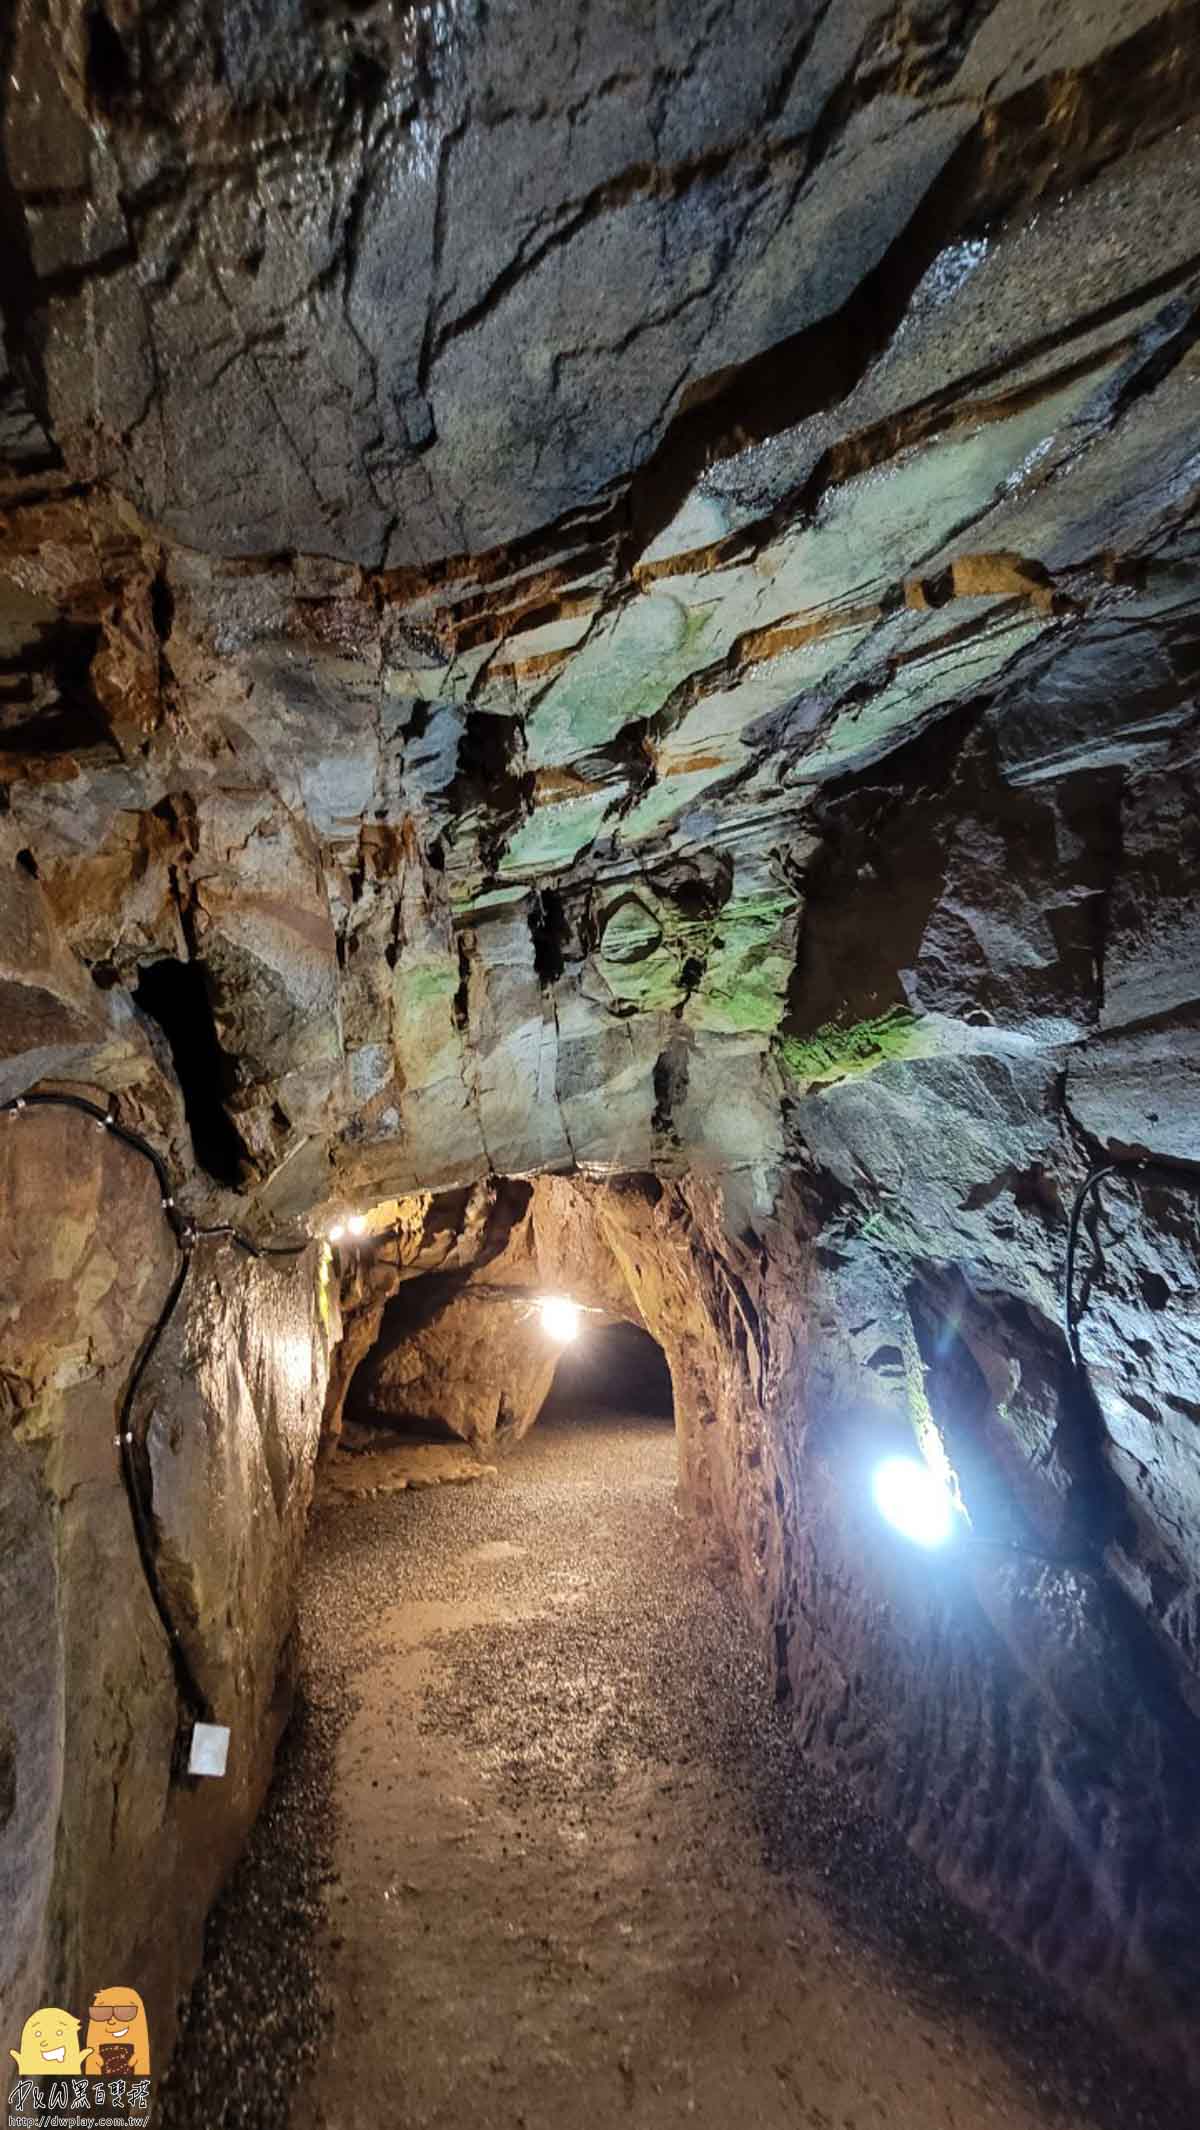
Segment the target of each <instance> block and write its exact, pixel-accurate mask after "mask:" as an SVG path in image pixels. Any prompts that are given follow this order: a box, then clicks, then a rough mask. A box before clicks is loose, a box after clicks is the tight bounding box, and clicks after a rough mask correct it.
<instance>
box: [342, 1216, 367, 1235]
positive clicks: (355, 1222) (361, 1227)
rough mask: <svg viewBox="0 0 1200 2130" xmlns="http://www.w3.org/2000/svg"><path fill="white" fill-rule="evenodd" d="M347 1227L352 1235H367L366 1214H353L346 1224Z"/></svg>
mask: <svg viewBox="0 0 1200 2130" xmlns="http://www.w3.org/2000/svg"><path fill="white" fill-rule="evenodd" d="M346 1226H347V1227H348V1228H349V1230H350V1233H351V1235H365V1233H366V1229H367V1216H366V1214H365V1213H352V1214H351V1215H350V1218H349V1220H348V1221H347V1222H346Z"/></svg>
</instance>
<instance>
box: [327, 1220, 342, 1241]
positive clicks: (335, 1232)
mask: <svg viewBox="0 0 1200 2130" xmlns="http://www.w3.org/2000/svg"><path fill="white" fill-rule="evenodd" d="M345 1232H346V1230H345V1228H344V1227H343V1226H342V1223H341V1221H340V1220H339V1221H336V1222H335V1223H334V1225H333V1227H332V1228H331V1229H330V1230H329V1240H330V1242H340V1241H341V1239H342V1237H343V1235H344V1234H345Z"/></svg>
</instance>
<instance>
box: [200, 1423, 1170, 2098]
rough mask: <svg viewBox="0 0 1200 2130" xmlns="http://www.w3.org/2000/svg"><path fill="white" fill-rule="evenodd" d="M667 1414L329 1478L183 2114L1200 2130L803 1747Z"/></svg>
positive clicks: (217, 1924) (541, 1432)
mask: <svg viewBox="0 0 1200 2130" xmlns="http://www.w3.org/2000/svg"><path fill="white" fill-rule="evenodd" d="M673 1492H674V1442H673V1438H672V1434H671V1431H670V1429H669V1427H664V1426H663V1425H662V1424H661V1423H648V1422H646V1423H640V1422H639V1423H631V1422H629V1421H624V1422H621V1423H619V1424H618V1423H616V1422H614V1421H599V1420H591V1421H588V1422H587V1423H585V1424H578V1425H573V1426H572V1425H564V1424H558V1423H555V1424H547V1425H544V1426H542V1427H539V1428H538V1429H537V1430H536V1431H535V1433H534V1434H533V1435H532V1436H531V1437H530V1438H529V1439H528V1440H527V1441H526V1442H525V1443H524V1444H522V1445H521V1446H520V1448H519V1449H518V1450H517V1451H515V1452H514V1453H513V1455H512V1456H511V1457H510V1458H509V1459H507V1460H506V1461H505V1462H504V1463H503V1464H502V1466H501V1469H500V1474H499V1476H498V1478H496V1479H494V1480H490V1481H485V1482H482V1483H480V1484H478V1485H474V1486H469V1487H462V1486H456V1487H447V1488H443V1489H439V1490H437V1491H434V1492H420V1493H412V1492H408V1493H401V1494H394V1495H391V1496H385V1497H381V1498H379V1499H377V1500H345V1501H340V1500H337V1499H336V1498H335V1499H333V1500H332V1501H327V1502H326V1504H325V1505H324V1506H323V1507H322V1509H321V1510H320V1512H319V1513H318V1515H317V1516H316V1518H315V1522H314V1529H313V1535H312V1543H311V1546H310V1550H309V1559H308V1566H307V1571H306V1578H305V1589H304V1592H303V1606H302V1618H303V1630H304V1647H305V1679H304V1690H303V1693H302V1696H301V1701H300V1705H299V1707H298V1710H297V1715H296V1718H295V1721H294V1723H293V1725H292V1728H291V1731H290V1733H289V1736H288V1739H287V1741H286V1744H285V1749H284V1752H283V1755H282V1757H281V1762H280V1768H279V1773H278V1777H277V1780H276V1783H275V1786H274V1789H273V1791H272V1795H271V1799H270V1801H269V1804H268V1807H267V1809H266V1811H265V1813H264V1814H263V1816H262V1818H261V1820H260V1822H259V1825H258V1828H257V1829H256V1832H255V1836H254V1839H253V1842H252V1844H251V1847H250V1850H249V1852H248V1854H247V1856H246V1858H245V1860H244V1862H243V1864H242V1865H241V1866H240V1868H239V1870H238V1873H237V1874H236V1876H235V1878H234V1880H233V1882H232V1884H231V1886H230V1888H229V1890H228V1892H227V1894H226V1896H225V1898H224V1900H223V1901H222V1903H221V1905H220V1908H219V1909H218V1911H217V1913H216V1914H215V1916H214V1919H213V1922H212V1925H211V1926H210V1932H209V1950H208V1958H207V1962H206V1967H205V1972H204V1974H203V1975H202V1977H201V1979H200V1981H199V1983H198V1984H197V1987H196V1990H195V1992H194V1993H193V1998H192V2002H191V2006H190V2010H189V2014H188V2019H187V2023H186V2026H185V2031H184V2037H183V2040H182V2042H181V2045H180V2050H179V2053H178V2055H177V2059H176V2065H175V2069H174V2071H173V2073H172V2078H171V2081H170V2088H169V2091H168V2093H167V2095H166V2097H165V2102H164V2108H163V2114H162V2125H163V2130H201V2126H203V2130H251V2126H253V2130H307V2126H309V2125H314V2126H317V2130H367V2126H368V2125H369V2126H370V2130H452V2126H453V2130H493V2126H494V2130H616V2126H617V2125H620V2126H622V2130H626V2126H631V2130H639V2126H645V2130H660V2126H661V2130H667V2126H673V2125H676V2124H678V2125H681V2126H683V2125H688V2126H692V2130H741V2126H742V2125H743V2124H753V2125H756V2126H763V2130H776V2126H778V2130H784V2126H787V2130H985V2126H986V2130H993V2126H994V2130H1031V2126H1045V2125H1055V2126H1057V2130H1084V2126H1088V2130H1094V2126H1100V2130H1175V2126H1176V2125H1178V2126H1179V2130H1183V2126H1184V2124H1185V2123H1186V2122H1189V2121H1190V2115H1189V2113H1188V2110H1187V2108H1186V2106H1185V2107H1183V2108H1181V2109H1180V2110H1179V2111H1176V2108H1175V2106H1174V2103H1173V2101H1171V2100H1170V2099H1169V2098H1168V2097H1167V2096H1165V2095H1163V2094H1161V2093H1157V2092H1154V2091H1152V2090H1151V2089H1150V2085H1149V2082H1148V2081H1147V2079H1146V2076H1145V2074H1144V2073H1142V2072H1141V2071H1139V2070H1138V2069H1137V2068H1136V2067H1134V2068H1131V2067H1130V2066H1129V2065H1128V2064H1126V2063H1124V2062H1123V2061H1122V2059H1121V2058H1120V2056H1119V2054H1118V2053H1117V2052H1116V2051H1115V2050H1114V2049H1113V2048H1112V2046H1111V2045H1110V2044H1109V2043H1108V2042H1107V2041H1102V2040H1099V2039H1098V2038H1097V2037H1096V2036H1095V2035H1094V2034H1092V2033H1090V2032H1089V2031H1088V2030H1086V2029H1084V2028H1082V2027H1081V2025H1080V2022H1079V2021H1078V2020H1077V2019H1076V2018H1074V2017H1073V2016H1071V2015H1066V2014H1062V2013H1059V2012H1057V2011H1055V2010H1054V2009H1053V2008H1052V2007H1049V2006H1048V2005H1047V2003H1046V2001H1045V1993H1044V1992H1041V1991H1039V1990H1038V1989H1037V1987H1036V1986H1035V1985H1033V1984H1032V1983H1031V1982H1030V1980H1029V1979H1028V1978H1027V1977H1026V1975H1025V1974H1024V1971H1023V1970H1022V1969H1020V1968H1019V1967H1018V1966H1017V1964H1016V1963H1015V1962H1013V1961H1012V1960H1010V1959H1009V1958H1008V1956H1007V1955H1006V1954H1005V1953H1004V1952H1003V1951H1002V1950H1001V1949H999V1948H998V1947H997V1946H996V1945H995V1944H994V1943H993V1942H992V1941H991V1940H990V1939H989V1938H988V1937H987V1936H986V1935H985V1934H984V1933H982V1932H981V1931H979V1930H977V1929H976V1928H975V1927H974V1926H973V1925H971V1924H970V1923H969V1922H968V1921H966V1920H965V1919H964V1917H963V1916H962V1915H961V1914H960V1913H959V1912H958V1911H957V1910H956V1909H954V1908H952V1907H951V1906H950V1905H949V1904H948V1903H947V1902H945V1901H944V1900H943V1899H942V1898H941V1896H940V1895H939V1894H938V1893H937V1891H936V1889H935V1888H934V1887H933V1886H932V1884H931V1882H930V1881H929V1879H928V1877H927V1876H926V1875H925V1873H924V1872H923V1871H922V1870H921V1869H920V1868H919V1867H918V1866H917V1865H916V1864H915V1863H914V1862H913V1861H912V1859H911V1858H910V1857H909V1856H908V1854H907V1852H906V1851H905V1850H904V1849H903V1848H901V1847H899V1845H897V1844H895V1843H893V1842H892V1841H891V1840H890V1839H889V1838H888V1837H887V1836H886V1835H885V1834H883V1833H882V1832H881V1831H880V1830H879V1829H878V1828H876V1827H875V1826H874V1825H873V1823H872V1822H871V1821H869V1820H868V1819H867V1818H866V1817H865V1816H864V1814H863V1813H862V1812H861V1810H860V1809H859V1808H858V1807H857V1806H855V1805H854V1803H853V1802H852V1801H851V1800H850V1799H849V1798H848V1797H847V1796H846V1795H845V1793H844V1792H843V1791H841V1790H840V1789H839V1788H838V1786H837V1785H836V1784H834V1783H831V1782H830V1781H828V1780H826V1779H824V1778H820V1777H817V1776H815V1775H814V1774H813V1772H812V1771H811V1769H809V1768H807V1767H806V1766H805V1764H804V1763H803V1762H802V1761H801V1760H800V1759H799V1758H798V1756H797V1754H796V1751H795V1748H794V1747H793V1745H792V1744H791V1741H790V1739H789V1736H788V1732H787V1725H786V1718H785V1716H784V1715H783V1714H782V1713H781V1712H780V1711H778V1710H777V1709H776V1708H775V1706H774V1704H773V1702H772V1699H771V1696H770V1693H769V1690H768V1686H767V1683H766V1679H765V1674H764V1670H763V1667H762V1665H761V1662H760V1659H759V1653H758V1650H757V1646H756V1642H755V1639H754V1637H753V1636H752V1635H751V1634H750V1632H749V1630H748V1629H747V1627H746V1625H745V1623H744V1621H743V1619H742V1617H741V1613H740V1610H739V1608H738V1605H737V1603H736V1600H735V1598H734V1596H733V1594H732V1593H730V1592H727V1591H724V1590H718V1589H717V1588H715V1587H714V1586H713V1585H712V1584H711V1583H710V1582H709V1581H708V1580H707V1579H706V1578H705V1577H704V1576H703V1575H701V1574H700V1573H698V1572H697V1570H696V1567H695V1564H694V1562H693V1561H692V1560H691V1559H690V1558H689V1555H688V1551H687V1546H686V1541H685V1535H684V1532H683V1530H682V1528H681V1527H680V1525H679V1523H678V1521H677V1518H676V1514H675V1509H674V1500H673Z"/></svg>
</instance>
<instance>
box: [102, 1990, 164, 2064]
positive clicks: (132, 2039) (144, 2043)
mask: <svg viewBox="0 0 1200 2130" xmlns="http://www.w3.org/2000/svg"><path fill="white" fill-rule="evenodd" d="M87 2045H88V2051H89V2053H90V2055H91V2057H92V2075H93V2077H94V2076H95V2075H96V2074H97V2073H99V2075H100V2076H101V2077H102V2078H148V2077H149V2076H150V2030H149V2028H148V2026H147V2025H146V2011H145V2007H144V2005H143V2003H142V2000H141V1998H140V1997H139V1996H138V1993H137V1991H136V1990H135V1989H125V1988H119V1989H116V1988H114V1989H102V1990H98V1991H97V1993H96V1995H95V1996H94V1997H93V1999H92V2001H91V2004H90V2005H89V2007H88V2030H87Z"/></svg>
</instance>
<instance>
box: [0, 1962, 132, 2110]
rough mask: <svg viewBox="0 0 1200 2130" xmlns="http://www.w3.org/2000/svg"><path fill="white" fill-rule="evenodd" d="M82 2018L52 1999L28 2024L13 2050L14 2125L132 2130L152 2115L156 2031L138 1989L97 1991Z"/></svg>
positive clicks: (10, 2098)
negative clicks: (84, 2024)
mask: <svg viewBox="0 0 1200 2130" xmlns="http://www.w3.org/2000/svg"><path fill="white" fill-rule="evenodd" d="M87 2017H88V2027H87V2040H86V2042H85V2043H83V2044H82V2045H81V2044H80V2039H79V2030H80V2027H81V2025H82V2021H81V2020H79V2019H77V2018H76V2017H75V2014H74V2013H73V2012H67V2011H64V2010H63V2009H62V2007H61V2005H56V2004H46V2005H43V2006H42V2008H41V2010H40V2011H36V2012H34V2013H32V2014H31V2016H30V2017H29V2018H28V2019H27V2020H26V2021H25V2025H24V2027H23V2029H22V2031H21V2044H20V2047H19V2048H16V2049H10V2050H9V2052H8V2053H9V2055H10V2056H11V2057H12V2059H13V2062H14V2064H15V2065H16V2079H15V2082H14V2084H13V2085H12V2087H11V2090H10V2092H9V2095H8V2130H67V2126H70V2130H98V2126H99V2125H101V2124H105V2125H109V2126H112V2130H126V2126H127V2125H128V2126H129V2130H133V2126H135V2125H136V2126H139V2130H140V2126H141V2125H143V2124H144V2123H145V2122H146V2121H147V2118H148V2117H149V2113H150V2098H151V2095H150V2034H149V2030H148V2028H147V2025H146V2011H145V2006H144V2005H143V2003H142V2000H141V1998H140V1997H139V1995H138V1993H137V1991H136V1990H135V1989H126V1988H117V1989H102V1990H99V1991H97V1993H96V1995H95V1996H94V1997H93V1999H92V2001H91V2003H90V2005H89V2006H88V2015H87Z"/></svg>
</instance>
